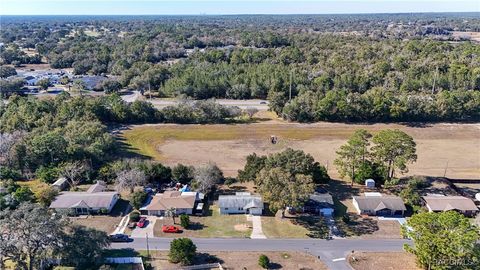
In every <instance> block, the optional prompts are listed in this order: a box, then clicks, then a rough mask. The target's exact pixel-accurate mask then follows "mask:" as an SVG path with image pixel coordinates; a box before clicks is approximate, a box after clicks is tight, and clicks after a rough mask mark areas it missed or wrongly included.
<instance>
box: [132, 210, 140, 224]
mask: <svg viewBox="0 0 480 270" xmlns="http://www.w3.org/2000/svg"><path fill="white" fill-rule="evenodd" d="M139 220H140V213H139V212H137V211H134V212H132V213H130V221H134V222H137V221H139Z"/></svg>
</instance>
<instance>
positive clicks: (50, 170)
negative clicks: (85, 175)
mask: <svg viewBox="0 0 480 270" xmlns="http://www.w3.org/2000/svg"><path fill="white" fill-rule="evenodd" d="M59 172H60V170H59V169H58V168H57V167H55V166H50V167H45V166H40V167H38V169H37V170H36V171H35V176H36V177H37V178H38V179H39V180H40V181H42V182H44V183H47V184H51V183H53V182H55V180H56V179H57V178H58V176H59Z"/></svg>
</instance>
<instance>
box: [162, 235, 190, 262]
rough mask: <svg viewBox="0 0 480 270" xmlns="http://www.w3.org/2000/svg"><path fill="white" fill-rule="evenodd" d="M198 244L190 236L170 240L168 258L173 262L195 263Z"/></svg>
mask: <svg viewBox="0 0 480 270" xmlns="http://www.w3.org/2000/svg"><path fill="white" fill-rule="evenodd" d="M196 252H197V246H195V244H193V242H192V240H191V239H189V238H177V239H173V241H172V242H170V252H169V253H168V258H169V260H170V262H172V263H181V264H182V265H189V264H192V263H193V259H194V258H195V253H196Z"/></svg>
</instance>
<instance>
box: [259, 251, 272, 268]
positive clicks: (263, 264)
mask: <svg viewBox="0 0 480 270" xmlns="http://www.w3.org/2000/svg"><path fill="white" fill-rule="evenodd" d="M269 264H270V259H269V258H268V257H267V256H266V255H263V254H262V255H260V257H259V258H258V265H259V266H260V267H262V268H263V269H267V268H268V265H269Z"/></svg>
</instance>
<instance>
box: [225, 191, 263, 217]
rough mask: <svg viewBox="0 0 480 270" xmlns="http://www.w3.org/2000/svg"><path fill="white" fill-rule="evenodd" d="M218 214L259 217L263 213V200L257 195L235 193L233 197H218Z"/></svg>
mask: <svg viewBox="0 0 480 270" xmlns="http://www.w3.org/2000/svg"><path fill="white" fill-rule="evenodd" d="M218 206H219V208H220V214H224V215H227V214H251V215H261V214H262V212H263V200H262V197H261V196H259V195H252V194H250V193H248V192H237V193H235V195H221V196H218Z"/></svg>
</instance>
